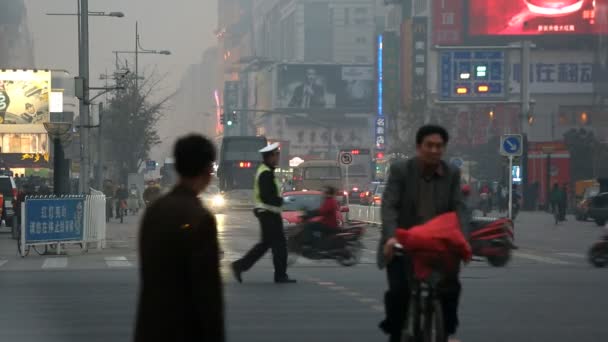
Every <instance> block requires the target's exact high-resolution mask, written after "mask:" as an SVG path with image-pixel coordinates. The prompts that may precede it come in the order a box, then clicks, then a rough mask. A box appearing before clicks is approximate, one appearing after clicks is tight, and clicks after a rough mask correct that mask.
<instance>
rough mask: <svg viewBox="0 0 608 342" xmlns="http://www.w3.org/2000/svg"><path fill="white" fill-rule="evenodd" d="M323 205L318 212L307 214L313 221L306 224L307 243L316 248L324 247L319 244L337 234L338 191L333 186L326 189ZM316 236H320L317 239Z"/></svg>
mask: <svg viewBox="0 0 608 342" xmlns="http://www.w3.org/2000/svg"><path fill="white" fill-rule="evenodd" d="M324 193H325V197H324V199H323V203H321V206H320V207H319V209H317V210H313V211H310V212H308V213H307V216H308V217H309V218H311V219H312V221H311V222H308V223H307V224H306V230H307V232H306V234H305V235H304V236H305V237H306V240H305V242H307V243H311V244H312V245H313V246H315V247H320V248H321V247H324V246H320V245H319V244H318V242H319V241H322V240H324V238H325V237H326V236H328V235H331V234H333V233H335V232H336V230H337V229H339V227H338V208H339V207H338V201H337V200H336V189H334V188H333V187H331V186H327V187H326V188H325V191H324ZM315 236H318V237H316V238H315Z"/></svg>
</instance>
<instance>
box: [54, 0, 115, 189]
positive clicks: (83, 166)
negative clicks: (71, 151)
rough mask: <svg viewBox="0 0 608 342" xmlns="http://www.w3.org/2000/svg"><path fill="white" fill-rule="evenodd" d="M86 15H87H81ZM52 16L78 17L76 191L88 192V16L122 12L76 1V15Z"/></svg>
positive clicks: (83, 0) (80, 0)
mask: <svg viewBox="0 0 608 342" xmlns="http://www.w3.org/2000/svg"><path fill="white" fill-rule="evenodd" d="M83 13H87V15H82V14H83ZM47 15H52V16H66V15H68V16H71V15H75V16H77V17H78V77H79V79H81V80H82V82H83V83H82V96H81V98H80V102H79V112H80V182H79V185H78V190H79V192H81V193H88V192H89V177H90V172H89V151H88V150H89V131H88V129H89V126H90V111H89V105H90V100H89V91H90V88H89V16H94V17H114V18H123V17H124V16H125V15H124V13H123V12H99V11H97V12H95V11H94V12H91V11H89V0H78V10H77V13H48V14H47Z"/></svg>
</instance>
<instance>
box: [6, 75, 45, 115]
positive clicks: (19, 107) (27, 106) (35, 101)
mask: <svg viewBox="0 0 608 342" xmlns="http://www.w3.org/2000/svg"><path fill="white" fill-rule="evenodd" d="M50 92H51V72H50V71H48V70H0V124H41V123H43V122H45V121H49V94H50Z"/></svg>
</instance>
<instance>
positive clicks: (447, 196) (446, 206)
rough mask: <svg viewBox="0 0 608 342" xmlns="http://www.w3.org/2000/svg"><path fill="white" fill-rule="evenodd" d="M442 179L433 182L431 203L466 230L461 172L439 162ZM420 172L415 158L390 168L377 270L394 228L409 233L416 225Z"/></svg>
mask: <svg viewBox="0 0 608 342" xmlns="http://www.w3.org/2000/svg"><path fill="white" fill-rule="evenodd" d="M442 164H443V170H444V171H445V172H444V174H443V175H442V176H440V177H439V179H437V180H436V181H437V182H438V185H437V186H436V187H435V193H434V196H433V199H434V201H435V208H436V211H437V213H438V215H440V214H444V213H447V212H451V211H456V212H457V213H458V216H459V218H460V220H461V224H462V227H468V222H466V221H467V220H466V214H465V213H464V210H465V208H464V205H463V202H462V192H461V189H460V170H458V169H457V168H456V167H454V166H452V165H450V164H448V163H446V162H444V161H442ZM419 181H420V168H419V166H418V163H417V161H416V158H412V159H408V160H403V161H398V162H395V163H393V164H392V165H391V168H390V173H389V177H388V182H387V184H386V189H385V191H384V194H383V195H382V237H381V239H380V243H379V246H378V254H377V256H378V267H380V268H383V267H384V266H385V261H384V254H383V246H384V244H385V242H386V241H387V240H388V239H389V238H391V237H393V236H394V235H395V230H396V229H397V228H404V229H409V228H411V227H413V226H415V225H418V224H421V223H423V222H418V215H417V213H418V211H417V201H418V184H419Z"/></svg>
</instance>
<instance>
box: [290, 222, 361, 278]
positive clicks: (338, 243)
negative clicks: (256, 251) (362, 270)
mask: <svg viewBox="0 0 608 342" xmlns="http://www.w3.org/2000/svg"><path fill="white" fill-rule="evenodd" d="M301 218H302V221H301V223H300V224H298V225H295V226H289V227H286V228H285V230H286V236H287V251H288V253H289V254H288V257H287V263H288V265H292V264H294V263H295V262H296V260H297V259H298V257H304V258H306V259H310V260H323V259H329V260H335V261H337V262H338V263H339V264H340V265H342V266H354V265H356V264H358V263H359V262H360V260H361V254H362V253H363V249H364V246H363V243H362V242H361V237H362V236H363V234H364V233H365V226H366V224H365V223H347V224H345V225H344V226H343V227H341V228H339V229H337V230H336V232H335V233H331V234H321V233H320V232H313V234H317V235H321V236H315V237H314V238H313V240H312V241H307V240H308V239H306V237H307V235H308V233H309V232H308V231H307V229H309V228H307V225H309V224H310V222H311V220H312V219H313V216H312V215H310V214H304V215H302V216H301Z"/></svg>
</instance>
